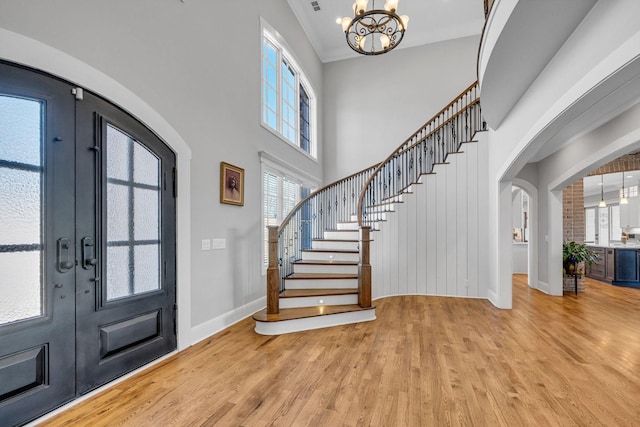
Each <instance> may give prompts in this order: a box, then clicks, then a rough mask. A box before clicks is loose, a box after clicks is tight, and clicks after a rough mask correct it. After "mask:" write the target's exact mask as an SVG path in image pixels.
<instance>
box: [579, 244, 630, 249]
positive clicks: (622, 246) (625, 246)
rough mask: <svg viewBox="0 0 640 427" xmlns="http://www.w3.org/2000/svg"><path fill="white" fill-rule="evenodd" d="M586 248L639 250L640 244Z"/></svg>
mask: <svg viewBox="0 0 640 427" xmlns="http://www.w3.org/2000/svg"><path fill="white" fill-rule="evenodd" d="M587 246H592V247H594V248H611V249H640V243H627V244H626V245H623V244H622V243H616V244H612V245H594V244H589V243H588V244H587Z"/></svg>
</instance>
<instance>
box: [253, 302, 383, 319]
mask: <svg viewBox="0 0 640 427" xmlns="http://www.w3.org/2000/svg"><path fill="white" fill-rule="evenodd" d="M373 309H375V307H373V306H372V307H367V308H362V307H360V306H359V305H358V304H345V305H323V306H318V307H298V308H282V309H280V313H277V314H267V309H266V308H265V309H263V310H260V311H258V312H257V313H255V314H254V315H253V319H254V320H257V321H258V322H281V321H284V320H295V319H304V318H308V317H317V316H326V315H329V314H340V313H349V312H353V311H366V310H373Z"/></svg>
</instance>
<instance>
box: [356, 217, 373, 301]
mask: <svg viewBox="0 0 640 427" xmlns="http://www.w3.org/2000/svg"><path fill="white" fill-rule="evenodd" d="M370 232H371V227H360V262H359V263H358V305H359V306H360V307H363V308H368V307H371V264H369V262H370V250H369V243H370V242H371V239H370V238H369V234H370Z"/></svg>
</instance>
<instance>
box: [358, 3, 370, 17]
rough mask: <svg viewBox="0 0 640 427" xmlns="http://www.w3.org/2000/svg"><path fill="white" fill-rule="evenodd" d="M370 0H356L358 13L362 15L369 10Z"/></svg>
mask: <svg viewBox="0 0 640 427" xmlns="http://www.w3.org/2000/svg"><path fill="white" fill-rule="evenodd" d="M367 3H369V0H356V3H355V5H356V15H361V14H363V13H364V12H365V11H366V10H367Z"/></svg>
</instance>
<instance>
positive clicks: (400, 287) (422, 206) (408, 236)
mask: <svg viewBox="0 0 640 427" xmlns="http://www.w3.org/2000/svg"><path fill="white" fill-rule="evenodd" d="M476 139H477V142H472V143H467V144H463V146H462V148H461V151H463V153H460V154H452V155H450V156H449V158H448V162H449V164H446V165H438V166H436V169H435V172H436V173H435V174H433V175H425V176H423V177H422V178H421V181H420V184H417V185H414V186H413V194H405V195H403V202H404V203H400V204H396V205H395V210H396V212H394V213H390V214H387V220H386V221H385V222H381V223H380V230H379V231H375V232H373V233H372V237H373V240H374V241H373V242H372V244H371V265H372V286H373V289H372V293H373V298H374V299H377V298H381V297H384V296H389V295H405V294H422V295H442V296H459V297H479V298H486V296H487V280H488V277H489V269H488V257H487V253H488V251H487V250H486V245H485V244H484V243H483V242H487V237H488V236H487V233H488V217H487V209H486V207H485V206H484V205H483V204H484V203H486V202H485V200H486V199H487V191H488V187H487V186H488V175H487V165H488V157H487V156H488V144H487V142H486V134H485V133H479V134H477V135H476Z"/></svg>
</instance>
